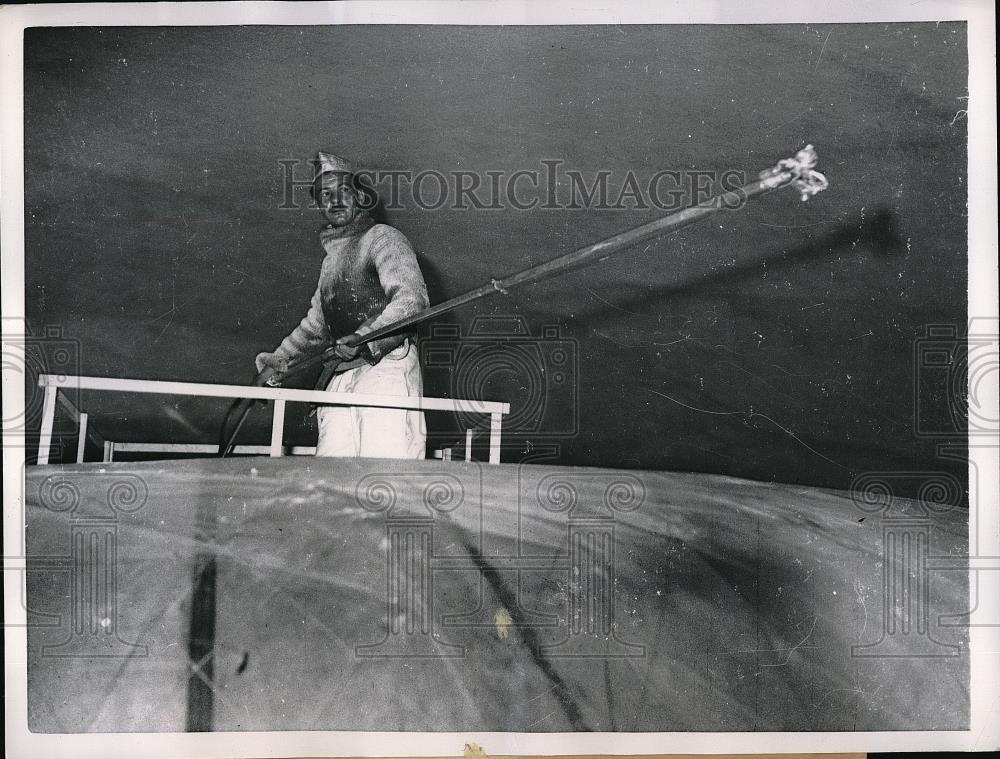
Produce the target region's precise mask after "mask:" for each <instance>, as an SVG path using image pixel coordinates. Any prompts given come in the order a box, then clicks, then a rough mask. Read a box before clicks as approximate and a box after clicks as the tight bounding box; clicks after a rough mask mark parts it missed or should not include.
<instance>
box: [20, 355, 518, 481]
mask: <svg viewBox="0 0 1000 759" xmlns="http://www.w3.org/2000/svg"><path fill="white" fill-rule="evenodd" d="M38 385H39V387H42V388H44V389H45V400H44V404H43V406H42V427H41V434H40V436H39V441H38V463H39V464H48V463H49V451H50V448H51V447H52V429H53V426H54V424H55V415H56V404H57V403H60V404H61V405H63V406H65V407H66V408H67V409H70V410H71V411H70V413H71V414H73V413H74V412H75V414H76V421H77V422H78V423H79V424H80V427H81V431H80V434H79V437H78V450H77V461H82V460H83V448H84V443H85V442H86V436H87V434H88V432H87V416H86V415H85V414H84V413H83V412H81V411H79V410H77V409H76V407H75V406H73V404H72V403H71V402H69V400H68V399H67V398H65V396H60V394H59V390H60V389H67V390H69V389H71V390H100V391H110V392H119V393H157V394H161V395H185V396H199V397H209V398H254V399H260V400H266V401H271V402H272V408H271V444H270V445H269V446H237V448H236V452H237V453H241V452H251V451H252V452H257V451H260V452H261V453H265V452H266V453H267V454H268V455H270V456H283V455H284V454H285V446H284V445H283V444H282V438H283V436H284V426H285V404H286V403H288V402H292V403H319V404H327V405H336V406H367V407H376V408H398V409H414V410H417V411H453V412H462V413H474V414H487V415H489V417H490V458H489V461H490V463H491V464H499V463H500V436H501V428H502V424H503V417H504V415H505V414H509V413H510V404H509V403H501V402H498V401H476V400H463V399H453V398H424V397H417V398H404V397H397V396H391V395H366V394H362V393H334V392H329V391H326V390H292V389H288V388H283V387H248V386H246V385H215V384H205V383H200V382H163V381H159V380H134V379H114V378H110V377H72V376H65V375H53V374H42V375H40V376H39V378H38ZM103 446H104V455H105V459H108V460H110V458H111V457H113V454H114V451H116V450H120V451H125V450H129V448H131V449H132V450H141V446H147V450H152V449H153V447H155V448H156V450H158V451H162V452H168V451H167V450H166V448H167V446H171V447H176V452H180V453H202V452H204V453H212V452H215V451H217V450H218V447H217V446H206V445H196V444H188V443H175V444H166V443H131V444H129V443H123V442H116V441H110V440H104V441H103ZM136 446H140V448H136ZM109 449H110V450H109ZM241 449H242V450H241ZM305 450H307V449H298V450H297V449H296V448H292V449H291V452H292V454H293V455H294V454H296V453H304V452H305ZM311 452H315V448H313V449H311Z"/></svg>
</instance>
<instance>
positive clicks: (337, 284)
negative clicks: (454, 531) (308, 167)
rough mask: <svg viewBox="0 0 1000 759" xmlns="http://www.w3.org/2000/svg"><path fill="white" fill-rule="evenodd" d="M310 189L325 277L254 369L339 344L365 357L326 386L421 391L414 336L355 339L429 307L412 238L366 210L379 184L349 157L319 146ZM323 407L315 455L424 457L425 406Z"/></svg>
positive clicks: (341, 350)
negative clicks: (366, 179) (319, 216)
mask: <svg viewBox="0 0 1000 759" xmlns="http://www.w3.org/2000/svg"><path fill="white" fill-rule="evenodd" d="M313 198H314V199H315V200H316V202H317V203H318V204H319V209H320V211H321V212H322V213H323V216H324V217H326V220H327V222H329V223H328V224H327V225H326V226H325V227H324V228H323V229H322V230H321V231H320V235H319V238H320V244H321V245H322V246H323V249H324V250H325V251H326V257H325V258H324V259H323V265H322V267H321V269H320V274H319V285H318V286H317V288H316V292H315V293H314V294H313V297H312V302H311V304H310V307H309V311H308V313H307V314H306V315H305V318H303V319H302V321H301V323H300V324H299V325H298V326H297V327H296V328H295V329H294V330H293V331H292V333H291V334H290V335H288V337H286V338H285V339H284V340H283V341H282V342H281V345H279V346H278V347H277V348H276V349H275V350H274V352H273V353H260V354H258V356H257V358H256V364H257V371H258V372H260V371H262V370H263V369H264V367H272V368H274V369H277V370H278V371H284V370H285V369H286V368H287V366H288V362H290V361H294V360H296V359H298V358H299V357H301V356H306V355H312V354H313V353H316V352H318V351H321V350H323V349H325V348H326V347H327V346H329V345H330V344H331V343H333V344H334V345H335V346H336V351H337V355H338V356H339V357H340V358H341V359H343V360H344V362H345V363H346V362H351V363H352V364H360V365H359V366H356V367H355V368H351V369H348V370H347V371H344V372H340V373H337V374H334V375H333V377H332V378H331V379H330V382H329V384H328V385H327V387H326V389H327V390H332V391H337V392H347V393H365V394H372V395H399V396H411V397H412V396H419V395H421V394H422V392H423V381H422V379H421V376H420V364H419V361H418V358H417V350H416V346H415V345H413V339H412V337H411V336H408V335H398V336H391V337H386V338H383V339H381V340H376V341H373V342H371V343H367V344H365V345H363V346H360V347H359V346H357V345H356V341H357V340H358V339H359V338H360V337H361V336H362V335H365V334H367V333H369V332H372V331H374V330H376V329H379V328H381V327H383V326H385V325H387V324H391V323H393V322H395V321H397V320H398V319H402V318H403V317H406V316H409V315H411V314H414V313H417V312H418V311H421V310H423V309H425V308H427V306H428V299H427V286H426V285H425V284H424V278H423V276H422V275H421V273H420V267H419V265H418V264H417V258H416V255H415V254H414V252H413V248H412V246H411V245H410V243H409V241H408V240H407V239H406V237H404V236H403V234H402V233H401V232H400V231H399V230H397V229H394V228H393V227H390V226H388V225H386V224H376V223H375V222H374V220H373V219H372V218H371V214H370V213H369V211H370V209H371V208H372V207H373V206H374V193H373V192H372V191H370V190H368V189H366V188H363V187H362V186H361V185H360V183H358V182H357V180H356V178H355V176H354V173H353V170H352V168H351V166H350V164H349V163H348V162H347V161H346V160H344V159H343V158H340V157H338V156H336V155H333V154H331V153H320V154H319V157H318V160H317V173H316V177H315V179H314V181H313ZM334 338H337V339H336V340H335V341H334ZM359 359H363V360H361V361H359ZM317 416H318V422H319V440H318V442H317V445H316V455H317V456H368V457H375V458H415V459H422V458H424V448H425V445H426V431H425V428H424V417H423V413H422V412H420V411H406V410H400V409H385V408H369V407H362V406H346V407H345V406H321V407H320V410H319V412H318V415H317Z"/></svg>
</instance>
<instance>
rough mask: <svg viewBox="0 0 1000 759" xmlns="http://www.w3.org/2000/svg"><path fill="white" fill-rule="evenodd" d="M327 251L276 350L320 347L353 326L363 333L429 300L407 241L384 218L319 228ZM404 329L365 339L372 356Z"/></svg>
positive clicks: (286, 352) (292, 353)
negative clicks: (302, 307)
mask: <svg viewBox="0 0 1000 759" xmlns="http://www.w3.org/2000/svg"><path fill="white" fill-rule="evenodd" d="M320 243H321V244H322V246H323V248H324V250H325V251H326V257H325V258H324V259H323V265H322V267H321V268H320V273H319V284H318V285H317V287H316V292H315V293H313V297H312V301H311V303H310V306H309V311H308V313H307V314H306V315H305V317H304V318H303V319H302V321H301V322H300V323H299V325H298V326H297V327H296V328H295V329H294V330H292V332H291V334H289V335H288V337H286V338H285V339H284V340H283V341H282V342H281V345H279V346H278V348H277V349H276V350H275V354H276V355H278V356H279V357H281V358H285V359H288V360H294V359H296V358H299V357H301V356H303V355H308V354H312V353H314V352H317V351H320V350H323V349H324V348H326V347H327V346H328V345H330V344H331V343H332V342H333V340H335V339H337V338H340V337H344V336H346V335H350V334H351V333H353V332H358V333H360V334H367V333H368V332H372V331H374V330H376V329H379V328H381V327H384V326H385V325H387V324H391V323H393V322H395V321H397V320H399V319H402V318H404V317H406V316H410V315H411V314H415V313H417V312H418V311H422V310H423V309H425V308H427V306H428V298H427V286H426V285H425V284H424V278H423V275H422V274H421V273H420V266H419V265H418V264H417V257H416V254H415V253H414V252H413V247H412V246H411V245H410V241H409V240H407V239H406V237H405V236H404V235H403V233H402V232H400V231H399V230H398V229H395V228H394V227H390V226H388V225H386V224H373V223H372V222H371V221H370V220H369V219H368V218H366V217H362V218H360V219H357V220H355V221H354V222H352V223H351V224H350V225H348V226H346V227H342V228H334V227H327V228H325V229H323V230H322V231H321V232H320ZM405 338H406V335H405V334H403V335H393V336H391V337H386V338H383V339H381V340H376V341H374V342H371V343H368V347H369V349H370V350H371V353H372V356H373V357H374V359H376V360H377V359H379V358H381V357H382V356H383V355H385V354H386V353H388V352H389V351H391V350H392V349H394V348H396V347H397V346H399V345H400V344H402V342H403V340H404V339H405Z"/></svg>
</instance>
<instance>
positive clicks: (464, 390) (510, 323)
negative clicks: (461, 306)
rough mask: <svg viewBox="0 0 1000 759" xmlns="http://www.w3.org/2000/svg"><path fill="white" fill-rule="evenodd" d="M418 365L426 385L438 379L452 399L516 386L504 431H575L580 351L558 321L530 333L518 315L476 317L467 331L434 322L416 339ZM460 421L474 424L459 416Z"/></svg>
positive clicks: (549, 434)
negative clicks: (464, 332)
mask: <svg viewBox="0 0 1000 759" xmlns="http://www.w3.org/2000/svg"><path fill="white" fill-rule="evenodd" d="M420 363H421V366H422V367H423V371H424V377H425V379H426V381H427V382H428V384H431V383H433V382H435V381H438V382H440V381H441V380H443V384H444V385H445V386H447V387H448V388H449V392H450V393H451V395H452V397H454V398H483V397H488V396H490V395H491V394H495V393H496V392H497V390H498V389H500V390H501V391H502V390H503V389H505V388H510V389H513V390H516V395H517V399H518V402H517V403H512V404H511V413H510V414H509V415H508V416H506V417H505V418H504V431H505V433H507V434H508V435H524V434H531V435H535V436H539V437H543V438H549V437H553V438H558V437H571V436H573V435H575V434H576V433H577V432H578V431H579V428H580V395H579V382H580V351H579V347H578V345H577V341H576V340H575V339H573V338H570V337H568V336H566V335H564V334H563V333H562V329H561V328H560V327H559V326H558V325H544V326H543V327H542V328H541V330H540V331H539V334H538V336H533V335H532V334H531V333H530V331H529V330H528V326H527V323H526V322H525V321H524V319H522V318H521V317H518V316H496V317H479V318H477V319H475V320H474V321H473V323H472V328H471V330H470V331H469V334H468V335H463V334H462V330H461V327H459V326H458V325H455V324H435V325H433V326H432V327H431V331H430V336H429V337H427V338H425V339H423V340H421V341H420ZM508 392H510V390H508ZM460 423H461V424H462V426H463V427H471V426H474V425H475V423H476V422H475V419H474V418H471V417H469V418H465V415H462V414H460Z"/></svg>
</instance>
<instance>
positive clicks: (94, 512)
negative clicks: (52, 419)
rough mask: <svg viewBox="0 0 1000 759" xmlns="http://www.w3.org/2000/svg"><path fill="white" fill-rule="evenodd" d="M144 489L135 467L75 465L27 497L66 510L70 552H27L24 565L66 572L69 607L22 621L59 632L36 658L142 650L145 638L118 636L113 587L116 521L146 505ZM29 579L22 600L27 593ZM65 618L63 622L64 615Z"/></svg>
mask: <svg viewBox="0 0 1000 759" xmlns="http://www.w3.org/2000/svg"><path fill="white" fill-rule="evenodd" d="M148 496H149V490H148V488H147V486H146V483H145V481H144V480H143V479H142V478H141V477H138V476H137V475H135V474H129V473H114V474H110V473H107V474H106V473H103V472H74V473H73V475H72V476H66V475H63V474H52V475H48V476H46V477H45V478H44V479H41V481H40V482H39V484H38V487H37V490H36V491H35V492H34V493H33V494H32V495H31V496H30V497H31V499H33V500H35V499H36V500H37V503H38V505H40V506H41V507H42V508H43V509H46V510H48V511H49V512H52V513H55V514H60V515H65V518H66V521H67V522H68V525H67V526H68V532H69V535H68V544H69V552H68V553H66V554H56V555H36V554H32V553H31V552H30V551H27V552H26V554H27V555H26V560H25V571H26V572H28V573H36V572H45V573H50V574H52V573H54V574H59V575H62V576H64V577H65V578H66V580H67V583H68V586H69V592H68V594H67V595H65V596H64V598H65V603H66V604H67V606H68V608H66V609H65V611H62V612H61V613H55V614H53V613H51V610H48V611H46V612H45V613H44V615H43V619H44V620H45V621H43V622H41V624H38V625H32V624H30V623H29V625H28V626H29V627H36V626H37V627H49V628H53V627H57V628H60V629H62V630H63V631H64V633H65V636H66V637H65V639H64V640H63V641H61V642H59V643H57V644H52V645H44V646H43V647H42V651H41V655H42V656H43V657H57V658H95V657H97V658H127V657H136V656H142V657H144V656H148V649H147V647H146V646H144V645H139V644H136V643H131V642H129V641H126V640H124V639H123V638H122V636H121V634H120V632H119V629H120V616H119V612H120V611H121V599H120V597H119V586H118V549H119V530H118V528H119V522H120V520H121V519H122V518H123V517H126V516H128V515H130V514H134V513H135V512H137V511H139V510H140V509H142V508H143V506H145V504H146V501H147V499H148ZM31 595H32V593H31V584H30V583H29V593H28V597H29V600H30V599H31ZM66 620H68V624H67V622H66Z"/></svg>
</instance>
